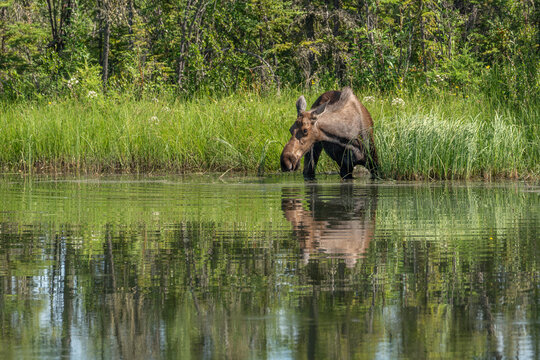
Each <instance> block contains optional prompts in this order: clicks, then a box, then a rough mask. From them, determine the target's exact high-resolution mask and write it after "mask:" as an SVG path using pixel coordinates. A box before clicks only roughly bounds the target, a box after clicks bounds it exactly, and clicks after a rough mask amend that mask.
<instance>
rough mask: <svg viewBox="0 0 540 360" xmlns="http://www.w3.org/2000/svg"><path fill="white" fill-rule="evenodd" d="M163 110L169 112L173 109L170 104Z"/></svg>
mask: <svg viewBox="0 0 540 360" xmlns="http://www.w3.org/2000/svg"><path fill="white" fill-rule="evenodd" d="M163 111H165V112H169V111H171V109H170V108H169V107H168V106H165V107H164V108H163Z"/></svg>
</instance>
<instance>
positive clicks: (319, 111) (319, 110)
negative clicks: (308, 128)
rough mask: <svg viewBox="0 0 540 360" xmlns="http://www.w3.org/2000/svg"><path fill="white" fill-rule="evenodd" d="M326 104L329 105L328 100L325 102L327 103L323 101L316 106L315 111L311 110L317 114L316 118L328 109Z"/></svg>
mask: <svg viewBox="0 0 540 360" xmlns="http://www.w3.org/2000/svg"><path fill="white" fill-rule="evenodd" d="M326 105H328V103H327V102H325V103H323V104H321V105H319V106H317V108H316V109H315V110H313V111H312V112H311V114H313V115H314V116H315V118H317V116H319V115H321V114H322V113H324V112H325V110H326Z"/></svg>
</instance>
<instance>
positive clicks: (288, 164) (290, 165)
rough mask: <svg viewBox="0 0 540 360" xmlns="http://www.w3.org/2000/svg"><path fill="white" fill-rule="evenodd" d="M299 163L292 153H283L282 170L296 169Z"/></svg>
mask: <svg viewBox="0 0 540 360" xmlns="http://www.w3.org/2000/svg"><path fill="white" fill-rule="evenodd" d="M298 163H299V162H298V161H297V160H296V158H295V157H294V156H293V155H292V154H281V171H283V172H288V171H294V170H296V169H297V168H298Z"/></svg>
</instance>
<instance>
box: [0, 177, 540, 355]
mask: <svg viewBox="0 0 540 360" xmlns="http://www.w3.org/2000/svg"><path fill="white" fill-rule="evenodd" d="M231 182H232V183H231V184H227V185H220V184H219V182H216V183H215V184H213V185H203V186H201V185H197V184H195V185H193V186H191V187H189V185H188V186H185V187H182V186H181V185H179V184H175V183H155V184H144V183H143V184H142V185H141V184H140V183H135V182H132V183H130V182H125V183H123V184H121V185H119V184H112V185H108V184H106V183H99V182H96V183H77V182H73V183H69V182H64V183H47V184H43V183H39V182H35V183H31V182H28V183H26V187H21V184H20V183H10V182H4V183H1V185H2V186H1V188H2V190H3V192H4V193H3V194H2V195H5V196H3V201H4V202H3V207H2V212H0V223H2V224H3V226H5V227H4V228H2V236H6V234H10V232H12V233H14V234H16V235H15V237H14V238H13V240H12V241H14V242H17V244H20V246H16V247H9V246H8V247H7V248H4V249H2V248H1V247H0V274H6V273H7V271H6V270H5V269H3V268H2V267H3V266H11V267H12V269H10V270H13V267H15V266H16V267H17V268H16V271H11V272H10V274H11V276H12V280H11V282H10V284H12V285H11V286H14V285H13V284H18V286H20V287H21V288H22V287H23V285H24V286H25V288H27V287H28V288H32V286H34V285H33V284H28V283H24V281H25V279H27V276H35V275H38V274H42V272H40V271H36V270H35V268H34V267H35V266H37V267H40V269H42V268H43V266H42V265H43V264H40V259H42V258H43V253H40V252H38V253H36V249H37V250H40V249H42V248H43V247H46V246H47V242H51V243H52V244H54V243H55V242H58V243H59V244H60V245H62V246H59V247H58V248H59V249H63V250H62V251H63V252H62V254H64V255H62V256H59V257H58V260H49V261H53V262H55V261H65V263H64V264H65V265H66V272H67V273H69V274H72V275H77V276H74V278H76V279H77V282H76V286H77V288H76V290H77V297H75V298H76V299H77V301H80V304H81V305H80V306H82V307H83V309H84V310H85V313H86V314H88V315H89V316H92V315H93V314H95V313H97V314H101V313H100V311H102V312H103V314H106V315H107V316H96V317H95V319H94V318H92V319H93V321H95V322H96V323H89V328H90V329H91V330H93V331H95V332H96V334H95V336H92V337H90V340H89V341H95V343H96V346H95V347H96V348H97V349H99V348H100V347H99V346H98V344H99V342H100V341H102V340H101V337H104V336H106V335H105V334H103V333H102V332H100V331H103V330H102V329H103V328H107V329H109V328H110V329H112V328H113V326H111V324H113V323H114V324H115V325H116V326H119V327H120V328H121V329H129V328H136V329H137V332H136V335H137V337H133V336H125V337H123V338H122V337H120V336H119V335H118V334H116V336H118V337H119V338H120V339H122V341H125V342H126V343H125V344H124V346H123V348H125V349H133V348H134V345H136V344H137V343H141V342H143V343H144V340H145V339H155V338H156V337H157V336H159V337H160V340H161V341H162V343H165V344H167V346H168V347H167V349H168V351H170V352H171V353H174V354H182V356H183V357H186V358H190V356H191V355H192V353H191V352H187V350H185V349H186V344H191V343H192V342H193V339H198V338H200V335H201V333H204V334H205V336H210V335H211V336H212V339H213V341H212V350H213V351H214V353H215V354H221V353H223V354H229V355H231V354H232V355H231V356H232V357H234V358H244V357H247V356H245V355H246V354H250V353H251V352H252V351H253V347H252V346H251V345H252V344H259V345H260V346H262V348H264V345H265V344H267V340H268V338H270V337H272V338H279V339H283V338H284V336H283V335H290V334H291V333H294V334H295V336H297V338H299V339H302V340H299V342H303V343H305V341H303V339H304V336H308V335H309V334H308V333H307V328H308V326H306V324H305V319H306V317H307V318H308V319H312V318H313V313H314V312H315V314H316V315H317V319H318V322H319V323H320V324H330V323H331V324H338V325H339V326H337V325H336V326H321V327H319V328H318V330H317V342H318V344H320V345H319V346H320V353H321V354H324V355H325V356H322V357H323V358H335V357H336V356H335V354H339V353H340V352H339V351H342V350H343V346H347V347H352V346H355V347H358V344H359V343H361V344H362V346H364V347H367V348H368V349H369V350H368V349H364V350H363V351H364V352H365V353H367V354H368V355H366V356H367V357H368V358H373V356H374V355H373V353H370V351H373V352H374V351H376V349H375V348H376V346H375V345H377V344H380V343H382V342H385V341H388V333H389V331H392V334H394V335H393V336H396V335H395V334H398V335H399V334H405V335H407V334H413V335H414V336H418V338H420V339H423V340H422V341H420V342H418V344H417V343H415V341H411V342H410V344H409V345H408V347H407V348H405V349H400V354H401V355H403V353H406V352H407V351H410V353H411V358H413V357H414V355H417V354H418V352H415V350H417V346H422V349H421V350H422V351H423V353H424V354H428V353H429V354H431V353H432V354H439V353H441V352H443V351H449V350H455V351H456V352H457V351H459V354H464V356H463V357H467V358H470V357H473V356H477V355H478V354H483V352H485V351H486V347H487V345H486V341H485V338H486V335H485V331H481V330H478V329H479V326H481V325H479V324H482V325H483V324H485V321H483V320H482V322H480V320H478V314H480V313H483V312H482V311H485V309H483V308H482V306H481V305H479V304H481V301H480V300H479V298H481V297H482V296H484V295H486V296H487V297H488V299H489V301H491V307H492V311H493V313H497V312H498V311H503V312H504V314H505V315H508V316H509V317H510V318H511V320H508V323H510V322H511V321H512V320H515V319H518V320H520V321H521V320H523V322H526V321H527V320H528V319H527V318H525V316H524V315H523V314H525V311H523V310H519V313H518V310H516V311H515V313H513V311H514V307H517V305H520V304H521V303H520V301H524V302H525V304H527V301H528V300H523V299H524V298H526V299H529V298H528V296H530V295H528V293H527V291H529V289H534V288H535V287H536V284H535V283H534V282H531V281H530V280H531V279H535V275H534V274H535V272H536V274H538V268H539V264H538V259H537V256H536V253H535V251H534V250H535V249H536V242H537V241H536V236H534V234H535V233H534V232H535V231H537V224H538V220H539V219H538V218H537V217H538V214H536V218H534V216H533V215H534V213H533V214H532V215H531V211H530V210H531V209H536V208H538V201H539V200H538V197H537V196H535V195H534V196H530V195H527V194H526V193H523V192H522V188H521V187H520V186H519V185H510V186H506V185H504V186H489V185H488V186H485V185H481V186H478V187H476V186H472V187H466V186H465V185H464V184H456V185H455V186H446V185H444V184H443V185H434V186H430V187H428V186H418V185H417V186H410V187H409V186H401V185H400V186H392V185H384V186H382V187H381V188H380V189H379V192H378V196H379V201H377V211H376V224H377V225H376V229H377V230H376V231H379V233H378V234H379V235H378V236H377V237H376V238H375V239H374V240H373V241H372V243H371V244H370V248H369V250H368V253H367V254H366V257H365V258H364V259H362V260H359V261H358V263H357V264H356V265H355V267H354V268H352V269H348V268H346V267H344V266H340V263H342V261H340V260H339V259H330V260H328V261H320V262H319V264H310V265H307V266H303V265H302V264H301V261H299V259H298V257H299V251H298V246H299V245H298V243H297V241H295V240H296V239H295V237H294V235H293V234H292V231H291V229H290V225H289V224H288V222H287V221H286V220H285V219H284V217H283V212H282V209H281V206H280V205H281V204H280V202H281V198H282V196H283V195H285V197H287V196H290V197H292V198H296V197H298V198H301V199H304V200H306V199H307V197H308V192H309V191H308V189H307V187H304V185H303V183H302V184H300V185H297V186H295V187H294V191H291V192H290V193H286V192H285V191H284V189H283V186H282V185H275V184H272V185H269V186H267V187H265V185H249V184H248V185H246V184H242V185H237V184H235V183H234V182H233V181H231ZM239 186H240V188H239ZM250 186H253V188H250ZM239 189H240V190H239ZM326 190H329V192H326ZM330 190H334V189H332V188H331V187H328V188H325V187H324V186H323V187H322V191H321V195H323V196H325V197H326V198H328V197H331V195H332V194H336V192H335V190H334V192H331V191H330ZM47 214H49V215H47ZM50 214H53V215H54V214H56V215H54V216H50ZM520 219H522V220H523V224H518V225H517V226H516V223H515V222H516V221H520ZM8 224H11V225H8ZM30 224H33V226H29V225H30ZM8 226H13V228H9V227H8ZM480 229H482V231H480ZM29 230H33V231H36V232H37V233H39V234H40V236H35V237H29V236H28V235H29ZM475 230H477V231H476V232H475ZM422 233H430V234H434V235H435V236H436V237H428V238H426V237H422V236H415V235H421V234H422ZM464 233H465V234H472V235H473V237H467V236H462V235H463V234H464ZM376 234H377V233H376ZM17 236H18V237H17ZM6 239H7V238H6ZM6 244H8V243H6ZM11 244H13V243H11ZM0 245H3V244H0ZM64 246H65V247H64ZM51 248H53V246H51ZM486 249H489V254H485V253H484V254H482V253H480V252H479V250H486ZM5 250H8V251H12V253H11V254H10V256H9V262H8V261H4V260H5V258H3V257H4V256H5V254H6V252H7V251H5ZM32 250H34V251H32ZM109 250H110V251H109ZM486 255H488V256H486ZM104 264H105V268H107V267H112V266H114V271H115V275H114V276H113V275H112V274H111V273H110V270H109V272H108V273H107V276H106V277H105V279H104V276H103V272H104V271H105V270H104V267H103V266H104ZM58 268H62V266H58ZM85 271H86V272H85ZM81 274H82V275H81ZM477 274H482V278H480V277H479V276H480V275H477ZM48 276H49V277H50V278H47V280H50V281H51V283H53V282H54V281H62V278H61V277H59V279H60V280H55V279H54V276H55V275H54V272H52V271H51V272H50V275H48ZM520 276H522V277H520ZM109 277H110V278H112V279H113V280H114V281H115V282H114V285H115V286H116V288H114V289H111V288H110V287H108V286H112V285H111V284H110V283H108V282H107V281H109ZM13 279H20V281H21V282H20V283H17V282H15V280H13ZM28 281H31V280H28ZM40 281H41V282H44V280H43V279H41V280H40ZM100 281H103V282H104V283H101V282H100ZM45 282H46V281H45ZM351 282H352V285H350V284H351ZM106 284H109V285H108V286H107V285H106ZM343 288H345V290H344V289H343ZM482 291H484V293H482ZM103 292H106V293H107V295H106V299H107V301H104V302H103V303H101V302H100V299H102V297H103V296H105V295H104V294H103ZM6 298H7V299H6V301H5V303H6V304H7V306H6V307H5V308H4V313H5V314H15V311H14V310H11V309H14V308H16V306H22V305H21V304H22V303H23V302H24V301H25V300H26V298H25V297H24V296H22V295H18V297H6ZM500 298H504V305H503V306H504V309H501V308H500V306H501V305H500V304H498V303H497V301H498V299H500ZM64 301H65V302H64V305H66V304H69V301H72V300H71V297H68V298H66V299H65V300H64ZM532 301H534V299H533V300H532ZM24 304H25V305H24V306H26V307H25V310H26V313H25V314H26V315H25V316H30V315H29V314H30V313H31V311H32V310H34V308H30V305H29V302H28V301H26V302H24ZM42 304H43V305H42V306H45V304H46V302H43V303H42ZM532 304H534V303H532ZM533 306H534V305H533ZM68 308H70V307H69V306H68ZM393 309H394V310H393ZM133 314H136V316H133ZM277 314H279V315H277ZM520 314H521V317H519V316H520ZM157 321H160V331H155V329H153V328H152V325H153V324H156V323H157ZM310 321H311V320H310ZM499 321H500V320H499ZM100 322H103V324H104V325H103V324H100ZM22 323H23V324H30V325H31V326H30V325H24V326H27V328H23V330H22V332H23V333H24V334H25V335H27V336H28V337H30V338H32V336H29V335H28V334H34V333H35V329H36V325H35V324H34V323H32V322H29V321H26V322H22ZM505 324H506V322H505ZM38 328H39V327H38ZM508 328H511V326H508ZM335 329H340V330H339V331H340V333H339V334H340V335H342V336H340V337H336V330H335ZM366 329H369V331H366ZM503 331H505V330H504V329H503ZM271 332H272V333H271ZM456 333H458V335H456ZM7 334H8V335H7V339H8V340H11V338H9V336H10V333H9V332H7ZM209 334H210V335H209ZM513 334H514V333H512V332H510V331H508V334H506V333H505V334H504V335H505V336H504V339H505V340H504V341H505V342H506V343H507V344H511V343H512V341H515V338H514V335H513ZM33 336H37V335H33ZM459 336H462V337H461V338H460V337H459ZM161 337H163V338H161ZM396 337H397V336H396ZM336 338H338V339H339V341H336ZM464 338H465V339H466V340H465V341H463V339H464ZM179 339H181V341H179ZM224 339H226V341H225V340H224ZM245 339H250V342H249V345H250V347H248V346H247V344H248V342H247V341H245ZM350 339H354V344H350V343H348V341H352V340H350ZM8 340H5V339H3V340H0V344H1V343H2V342H3V341H4V342H6V343H8ZM291 341H292V342H294V341H295V340H294V341H293V340H291ZM362 341H363V342H362ZM370 344H371V345H370ZM294 345H295V344H292V345H291V346H294ZM28 346H29V347H30V345H28ZM0 348H1V347H0ZM407 349H408V350H407ZM4 351H6V350H4ZM144 351H147V350H146V349H142V350H141V352H142V353H144ZM156 351H157V350H156ZM434 356H436V355H434Z"/></svg>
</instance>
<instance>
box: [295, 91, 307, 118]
mask: <svg viewBox="0 0 540 360" xmlns="http://www.w3.org/2000/svg"><path fill="white" fill-rule="evenodd" d="M306 107H307V102H306V99H305V98H304V95H301V96H300V97H299V98H298V100H296V113H297V114H298V116H300V114H302V113H303V112H304V111H306Z"/></svg>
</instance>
